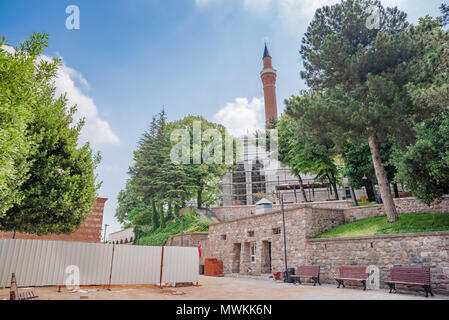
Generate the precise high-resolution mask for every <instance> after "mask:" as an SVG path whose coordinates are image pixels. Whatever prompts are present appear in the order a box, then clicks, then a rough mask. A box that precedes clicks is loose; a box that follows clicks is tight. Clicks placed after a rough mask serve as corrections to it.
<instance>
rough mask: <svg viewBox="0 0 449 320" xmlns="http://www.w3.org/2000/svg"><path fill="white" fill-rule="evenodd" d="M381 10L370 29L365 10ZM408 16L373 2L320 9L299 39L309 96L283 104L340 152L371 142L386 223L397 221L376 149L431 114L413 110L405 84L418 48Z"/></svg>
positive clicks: (348, 0) (352, 0) (347, 1)
mask: <svg viewBox="0 0 449 320" xmlns="http://www.w3.org/2000/svg"><path fill="white" fill-rule="evenodd" d="M372 5H375V6H377V7H378V8H379V10H380V14H381V21H380V26H379V28H368V27H367V21H368V18H369V15H370V10H368V9H369V7H370V6H372ZM414 32H419V30H418V31H417V30H415V29H413V28H411V30H410V29H409V27H408V23H407V21H406V14H405V13H403V12H401V11H399V10H398V9H397V8H387V9H385V8H384V7H383V6H382V4H381V3H380V2H379V1H375V0H344V1H342V2H341V3H340V4H336V5H334V6H332V7H329V6H326V7H323V8H322V9H318V10H317V11H316V13H315V17H314V19H313V21H312V23H311V24H310V26H309V28H308V31H307V33H306V34H305V36H304V39H303V44H302V46H301V55H302V58H303V60H304V68H305V71H303V72H302V73H301V76H302V77H303V79H305V80H306V82H307V84H308V85H309V86H310V88H311V91H309V92H302V94H301V96H300V97H298V99H293V100H291V101H290V103H288V104H287V107H288V109H287V110H288V111H287V112H288V114H289V115H291V116H292V117H293V118H296V119H299V120H300V123H301V125H302V126H304V127H305V128H306V130H307V132H308V133H309V134H310V135H311V136H318V137H320V136H323V135H326V136H332V139H333V141H334V142H335V144H336V145H337V146H338V147H339V148H342V147H343V146H344V144H345V142H346V141H352V142H353V143H356V144H359V143H362V142H366V141H368V142H369V146H370V151H371V156H372V158H373V164H374V168H375V173H376V177H377V181H378V183H379V187H380V191H381V195H382V199H383V201H384V205H385V210H386V213H387V216H388V219H389V221H390V222H394V221H396V220H397V219H398V214H397V211H396V207H395V204H394V202H393V198H392V196H391V191H390V185H389V182H388V177H387V172H386V170H385V167H384V165H383V163H382V160H381V153H380V148H379V145H380V144H382V143H384V142H385V141H390V140H391V139H393V140H394V141H395V142H398V141H399V140H400V139H401V138H403V137H412V136H413V135H412V134H411V132H412V130H411V129H412V127H413V125H414V123H416V122H419V121H422V120H425V119H428V118H430V117H431V116H432V114H433V113H434V112H435V109H432V108H430V107H429V106H428V105H419V104H414V103H413V102H412V100H411V99H410V96H409V92H408V86H407V85H408V84H409V83H410V82H413V81H415V80H417V79H415V75H414V73H413V71H414V69H413V65H414V63H415V62H416V61H417V60H419V59H420V58H422V57H421V53H422V52H423V50H422V49H423V48H422V47H420V46H419V44H418V43H417V42H416V41H415V40H414V39H415V38H416V33H414Z"/></svg>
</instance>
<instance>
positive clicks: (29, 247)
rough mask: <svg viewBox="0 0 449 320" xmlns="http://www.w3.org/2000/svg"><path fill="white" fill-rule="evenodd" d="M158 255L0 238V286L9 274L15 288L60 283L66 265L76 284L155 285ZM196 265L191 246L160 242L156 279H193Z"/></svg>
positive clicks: (128, 248) (141, 248) (119, 248)
mask: <svg viewBox="0 0 449 320" xmlns="http://www.w3.org/2000/svg"><path fill="white" fill-rule="evenodd" d="M113 255H114V257H112V256H113ZM161 257H162V248H161V247H144V246H127V245H115V246H114V245H108V244H95V243H80V242H59V241H41V240H12V239H4V240H0V287H9V285H10V283H11V274H12V273H15V274H16V278H17V283H18V285H19V286H20V287H23V286H30V287H41V286H59V285H61V286H63V285H65V280H66V278H67V277H68V276H69V274H66V271H67V267H68V266H77V267H78V268H79V272H80V285H105V284H109V281H110V280H111V282H110V283H111V284H159V282H160V280H161V279H160V272H161ZM111 263H112V276H111ZM198 265H199V256H198V249H197V248H185V247H184V248H180V247H165V248H164V262H163V272H162V275H163V278H162V282H163V283H168V284H174V283H180V282H197V281H198ZM110 276H111V279H110Z"/></svg>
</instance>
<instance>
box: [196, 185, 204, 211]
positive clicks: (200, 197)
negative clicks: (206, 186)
mask: <svg viewBox="0 0 449 320" xmlns="http://www.w3.org/2000/svg"><path fill="white" fill-rule="evenodd" d="M197 204H198V209H202V208H203V188H202V187H201V188H199V189H198V197H197Z"/></svg>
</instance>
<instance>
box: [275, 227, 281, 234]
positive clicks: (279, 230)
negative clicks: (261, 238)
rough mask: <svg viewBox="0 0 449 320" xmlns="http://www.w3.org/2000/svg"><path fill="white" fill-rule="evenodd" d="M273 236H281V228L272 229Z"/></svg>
mask: <svg viewBox="0 0 449 320" xmlns="http://www.w3.org/2000/svg"><path fill="white" fill-rule="evenodd" d="M273 234H281V228H273Z"/></svg>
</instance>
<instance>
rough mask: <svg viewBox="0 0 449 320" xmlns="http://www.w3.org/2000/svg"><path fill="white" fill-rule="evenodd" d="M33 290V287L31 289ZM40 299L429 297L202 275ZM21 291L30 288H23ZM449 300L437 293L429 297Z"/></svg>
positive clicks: (0, 294)
mask: <svg viewBox="0 0 449 320" xmlns="http://www.w3.org/2000/svg"><path fill="white" fill-rule="evenodd" d="M28 289H31V288H28ZM32 290H33V291H34V293H35V294H37V295H38V296H39V298H38V299H37V300H80V299H81V300H82V299H86V300H425V299H426V298H425V297H424V294H422V295H418V294H417V295H411V294H404V293H400V291H399V293H397V294H389V293H388V290H385V289H381V290H376V291H371V290H368V291H365V292H364V291H362V290H361V289H358V288H355V289H336V286H332V285H322V286H317V287H313V286H312V285H310V284H305V285H293V284H284V283H282V282H274V281H272V280H253V279H236V278H210V277H203V276H201V277H200V281H199V286H193V287H192V286H191V287H177V288H165V289H159V288H157V287H151V286H139V287H136V286H134V287H131V286H129V287H113V288H111V290H110V291H109V290H106V289H105V288H100V287H97V288H82V289H81V291H80V292H70V291H68V290H67V289H66V288H62V290H61V292H60V293H58V288H57V287H47V288H32ZM19 291H20V292H23V291H27V288H22V289H19ZM5 299H9V289H7V288H6V289H0V300H5ZM437 299H438V300H440V299H443V300H449V297H448V296H441V295H436V296H435V297H432V298H428V300H437Z"/></svg>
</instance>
